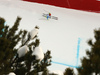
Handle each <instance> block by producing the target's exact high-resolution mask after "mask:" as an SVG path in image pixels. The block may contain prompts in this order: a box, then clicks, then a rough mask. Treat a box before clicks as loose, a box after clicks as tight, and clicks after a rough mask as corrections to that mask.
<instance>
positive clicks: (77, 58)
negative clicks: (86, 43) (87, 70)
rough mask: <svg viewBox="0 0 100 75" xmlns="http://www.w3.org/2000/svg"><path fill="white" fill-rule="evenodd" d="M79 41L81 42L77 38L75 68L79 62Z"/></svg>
mask: <svg viewBox="0 0 100 75" xmlns="http://www.w3.org/2000/svg"><path fill="white" fill-rule="evenodd" d="M80 41H81V39H80V38H78V44H77V56H76V66H78V62H79V50H80Z"/></svg>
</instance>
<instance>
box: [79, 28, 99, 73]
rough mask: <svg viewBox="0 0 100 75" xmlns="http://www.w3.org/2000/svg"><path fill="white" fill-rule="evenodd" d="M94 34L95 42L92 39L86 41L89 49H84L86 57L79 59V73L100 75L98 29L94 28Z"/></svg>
mask: <svg viewBox="0 0 100 75" xmlns="http://www.w3.org/2000/svg"><path fill="white" fill-rule="evenodd" d="M94 34H95V35H94V38H95V42H93V41H92V39H90V40H89V41H88V44H89V45H90V47H91V49H90V50H87V51H86V54H87V57H83V59H82V60H81V62H82V65H81V67H80V68H79V69H78V73H79V75H92V74H93V73H94V74H95V75H97V74H99V75H100V29H98V30H94Z"/></svg>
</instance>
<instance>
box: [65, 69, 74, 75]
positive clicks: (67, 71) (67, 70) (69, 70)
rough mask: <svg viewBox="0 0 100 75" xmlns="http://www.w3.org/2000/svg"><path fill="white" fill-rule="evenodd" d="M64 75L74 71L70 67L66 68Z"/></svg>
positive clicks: (71, 73) (69, 74) (72, 74)
mask: <svg viewBox="0 0 100 75" xmlns="http://www.w3.org/2000/svg"><path fill="white" fill-rule="evenodd" d="M64 75H74V71H73V69H71V68H66V69H65V72H64Z"/></svg>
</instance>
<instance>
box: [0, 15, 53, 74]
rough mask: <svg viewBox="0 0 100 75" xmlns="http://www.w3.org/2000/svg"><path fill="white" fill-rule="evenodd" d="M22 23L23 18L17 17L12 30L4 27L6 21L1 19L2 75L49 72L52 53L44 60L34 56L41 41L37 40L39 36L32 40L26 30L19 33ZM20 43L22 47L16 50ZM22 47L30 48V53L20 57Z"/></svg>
mask: <svg viewBox="0 0 100 75" xmlns="http://www.w3.org/2000/svg"><path fill="white" fill-rule="evenodd" d="M20 21H21V18H20V17H17V19H16V21H15V23H14V25H13V26H12V27H11V28H10V27H9V26H7V25H4V24H5V19H3V18H0V55H1V56H0V75H3V74H8V73H9V72H14V73H15V74H16V75H38V72H43V71H45V70H47V66H50V65H51V55H50V54H51V52H50V51H49V50H48V51H47V52H46V53H45V54H44V58H43V59H42V60H40V59H37V56H36V55H33V53H34V50H35V48H36V47H38V46H39V44H40V40H39V39H37V38H36V37H38V36H34V38H32V37H31V35H30V33H28V32H27V31H26V30H19V31H18V26H19V23H20ZM36 28H37V26H36ZM18 43H21V45H20V46H19V48H16V46H17V45H18ZM22 47H23V48H27V47H28V49H29V51H27V52H26V54H25V55H23V56H20V55H19V54H18V50H19V49H21V48H22Z"/></svg>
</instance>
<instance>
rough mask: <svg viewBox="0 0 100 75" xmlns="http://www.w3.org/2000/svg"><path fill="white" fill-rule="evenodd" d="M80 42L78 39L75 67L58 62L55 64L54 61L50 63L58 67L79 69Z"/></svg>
mask: <svg viewBox="0 0 100 75" xmlns="http://www.w3.org/2000/svg"><path fill="white" fill-rule="evenodd" d="M80 41H81V39H80V38H78V44H77V56H76V66H73V65H68V64H65V63H60V62H55V61H52V63H55V64H59V65H64V66H69V67H73V68H80V67H79V66H78V61H79V50H80Z"/></svg>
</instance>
